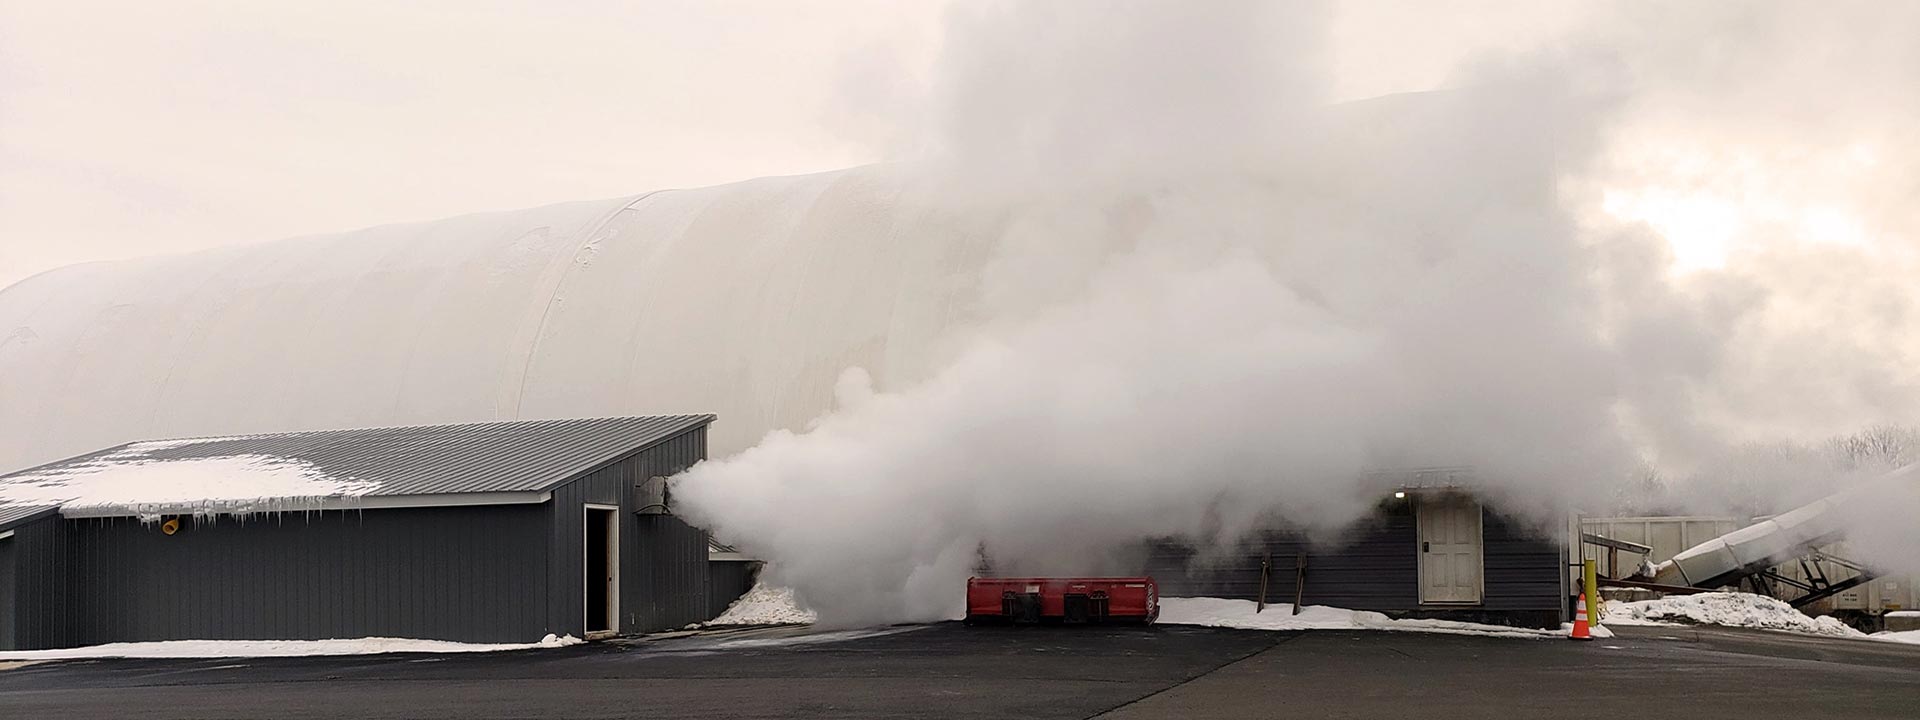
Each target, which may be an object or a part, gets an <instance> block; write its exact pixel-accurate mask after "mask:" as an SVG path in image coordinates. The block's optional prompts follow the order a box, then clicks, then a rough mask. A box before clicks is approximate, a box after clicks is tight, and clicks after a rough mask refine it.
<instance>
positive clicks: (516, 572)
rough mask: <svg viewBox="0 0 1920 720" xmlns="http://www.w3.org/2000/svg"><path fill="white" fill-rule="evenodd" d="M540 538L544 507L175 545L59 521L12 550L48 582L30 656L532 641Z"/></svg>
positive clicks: (142, 531)
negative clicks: (279, 644)
mask: <svg viewBox="0 0 1920 720" xmlns="http://www.w3.org/2000/svg"><path fill="white" fill-rule="evenodd" d="M546 523H547V508H546V507H545V506H542V505H498V506H479V507H447V508H417V509H387V510H367V511H347V512H337V511H335V512H325V513H310V514H302V513H294V514H284V515H278V516H265V517H255V518H245V519H241V518H231V517H227V518H220V519H218V520H197V521H190V522H189V523H188V525H187V527H186V529H184V530H183V531H181V532H180V533H179V534H176V535H172V536H168V535H165V534H163V533H161V532H160V528H159V527H158V526H157V525H152V524H143V523H140V522H138V521H136V520H133V519H129V518H110V519H79V520H66V519H59V518H54V519H52V520H51V522H43V523H38V524H36V526H35V527H33V528H32V530H33V531H34V532H31V533H20V534H16V535H15V538H16V539H25V540H27V541H28V542H23V543H21V544H20V545H19V546H18V547H17V548H16V552H17V553H21V554H22V555H23V556H26V555H29V554H30V555H31V556H32V557H31V558H30V563H31V564H33V565H35V566H36V567H41V568H44V571H42V572H41V573H39V574H38V575H37V577H34V578H31V579H28V578H24V577H23V579H22V589H23V590H27V591H28V592H26V593H23V595H26V596H31V597H23V600H26V601H27V602H25V603H23V607H22V610H23V611H24V612H23V613H22V618H23V619H25V620H27V621H28V622H27V623H26V624H25V625H24V626H23V629H22V632H21V637H20V640H21V645H22V646H23V647H35V648H43V647H70V646H75V645H88V644H95V643H104V642H126V641H143V640H168V639H182V638H205V639H216V640H244V639H304V638H334V637H366V636H397V637H422V638H437V639H447V640H462V641H469V642H527V641H531V640H536V639H539V637H540V635H541V634H542V633H543V632H544V630H543V627H542V626H543V623H542V622H541V621H540V616H539V614H538V612H537V608H536V607H535V605H534V604H533V603H532V602H531V600H530V598H531V596H533V595H535V594H536V592H535V591H536V589H534V588H529V587H527V584H528V582H529V581H530V580H531V579H534V578H540V577H543V576H545V574H546V573H545V570H546V563H547V557H548V552H547V545H546V537H547V533H546ZM41 525H44V526H45V527H44V528H41V527H38V526H41ZM26 529H28V528H22V530H26ZM349 564H350V567H349ZM323 579H324V581H322V580H323ZM69 608H70V609H69Z"/></svg>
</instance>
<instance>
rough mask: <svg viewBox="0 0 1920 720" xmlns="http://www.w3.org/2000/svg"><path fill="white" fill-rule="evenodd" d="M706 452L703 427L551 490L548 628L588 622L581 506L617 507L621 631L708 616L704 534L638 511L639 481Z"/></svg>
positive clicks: (579, 627) (580, 627)
mask: <svg viewBox="0 0 1920 720" xmlns="http://www.w3.org/2000/svg"><path fill="white" fill-rule="evenodd" d="M705 457H706V428H705V427H704V426H703V427H699V428H694V429H691V430H688V431H687V432H684V433H681V434H679V435H675V436H673V437H670V438H667V439H665V440H662V441H660V442H659V443H656V444H654V445H651V446H648V447H647V448H646V449H644V450H641V451H640V452H638V453H634V454H632V455H629V456H627V457H624V458H621V459H619V460H616V461H614V462H613V463H611V464H608V465H606V466H604V467H601V468H599V469H597V470H594V471H593V472H590V473H588V474H586V475H584V476H581V477H580V479H578V480H575V481H573V482H570V483H567V484H566V485H562V486H560V487H559V488H556V489H555V490H554V491H553V522H552V527H553V543H554V546H553V547H554V555H553V562H552V565H553V568H554V570H553V572H552V574H551V575H550V576H549V592H548V597H549V598H551V603H552V609H551V610H550V611H549V613H548V615H547V618H548V627H549V628H550V630H549V632H554V633H562V634H565V633H572V634H573V635H575V636H579V635H581V634H583V633H584V632H585V629H586V604H585V603H586V599H585V594H584V593H585V584H586V552H585V549H586V548H585V545H584V543H585V538H586V535H585V532H586V529H585V527H584V525H582V523H583V522H584V520H585V511H584V506H585V505H586V504H587V503H594V504H605V505H618V506H619V507H620V512H619V522H620V631H621V632H625V633H643V632H653V631H656V630H666V629H669V628H677V627H680V626H683V625H686V624H688V623H693V622H699V621H701V620H705V619H707V618H708V617H710V616H708V615H706V614H705V613H706V609H707V607H706V605H707V594H706V587H707V573H706V563H707V536H706V533H705V532H703V531H700V530H698V529H695V528H693V527H692V526H689V525H687V524H686V523H685V522H684V521H682V520H680V519H679V518H676V517H673V516H670V515H638V514H636V513H635V510H637V509H639V506H638V505H637V504H636V502H635V500H634V493H635V487H636V486H637V485H638V484H639V483H640V482H642V481H644V480H646V479H648V478H651V477H655V476H672V475H674V474H675V473H678V472H680V471H681V470H685V469H687V468H689V467H692V466H693V464H694V463H696V462H699V461H700V460H702V459H705Z"/></svg>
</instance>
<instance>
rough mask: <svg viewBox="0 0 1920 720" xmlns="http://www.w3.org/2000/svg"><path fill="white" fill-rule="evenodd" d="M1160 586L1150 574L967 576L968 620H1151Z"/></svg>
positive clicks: (1157, 605)
mask: <svg viewBox="0 0 1920 720" xmlns="http://www.w3.org/2000/svg"><path fill="white" fill-rule="evenodd" d="M1157 617H1160V588H1159V586H1157V585H1155V584H1154V582H1153V578H1150V577H1106V578H1003V577H976V578H967V619H966V622H967V623H968V624H975V623H987V622H1001V623H1043V622H1046V623H1056V622H1057V623H1120V622H1129V623H1150V622H1153V621H1154V618H1157Z"/></svg>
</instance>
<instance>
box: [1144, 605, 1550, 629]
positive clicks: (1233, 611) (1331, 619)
mask: <svg viewBox="0 0 1920 720" xmlns="http://www.w3.org/2000/svg"><path fill="white" fill-rule="evenodd" d="M1256 607H1257V605H1256V604H1255V603H1254V602H1253V601H1252V600H1228V599H1225V598H1209V597H1192V598H1188V597H1168V598H1161V599H1160V620H1159V622H1161V623H1165V624H1170V625H1201V626H1205V627H1222V628H1235V629H1241V630H1402V631H1408V632H1432V633H1451V634H1459V635H1483V636H1491V637H1516V638H1550V637H1556V638H1557V637H1561V633H1560V632H1559V631H1556V630H1532V629H1527V628H1515V627H1507V626H1504V625H1481V624H1478V623H1467V622H1456V621H1453V620H1424V619H1394V618H1390V617H1387V616H1386V615H1382V614H1380V613H1377V612H1370V611H1366V610H1346V609H1342V608H1333V607H1326V606H1323V605H1308V606H1305V607H1302V608H1301V609H1300V614H1298V615H1295V614H1293V606H1292V605H1290V604H1287V603H1277V604H1270V605H1268V606H1267V609H1266V610H1265V611H1264V612H1254V609H1255V608H1256Z"/></svg>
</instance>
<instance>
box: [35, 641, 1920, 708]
mask: <svg viewBox="0 0 1920 720" xmlns="http://www.w3.org/2000/svg"><path fill="white" fill-rule="evenodd" d="M0 710H3V711H4V712H0V714H4V715H5V716H6V717H22V718H61V717H76V718H99V717H133V716H139V717H142V718H168V717H217V718H225V717H296V718H305V717H382V718H384V717H394V718H400V717H405V718H415V717H424V718H510V717H674V718H738V717H908V716H914V717H927V718H943V717H979V718H989V717H991V718H1009V717H1035V718H1054V717H1059V718H1088V717H1105V718H1160V717H1192V718H1209V717H1219V718H1235V719H1236V720H1244V719H1245V718H1260V717H1312V718H1393V717H1417V718H1421V719H1422V720H1445V719H1448V718H1501V719H1502V720H1514V719H1516V718H1527V717H1544V716H1546V715H1547V714H1549V713H1553V714H1555V715H1562V716H1569V717H1571V716H1582V715H1594V714H1604V713H1635V714H1645V716H1648V717H1698V718H1719V717H1740V718H1774V717H1778V718H1789V717H1791V718H1806V717H1846V718H1849V720H1864V719H1868V718H1901V719H1911V718H1916V717H1920V646H1902V645H1894V644H1890V643H1870V642H1864V641H1845V640H1825V639H1819V638H1805V637H1796V636H1785V635H1777V634H1772V633H1762V632H1742V631H1729V630H1693V629H1667V628H1633V629H1627V630H1625V631H1623V632H1622V635H1621V637H1618V638H1615V639H1612V640H1599V641H1595V642H1593V643H1573V642H1568V641H1552V640H1504V639H1492V638H1481V637H1470V636H1457V635H1431V634H1414V633H1382V632H1351V633H1348V632H1313V633H1256V632H1237V631H1227V630H1208V629H1201V628H1180V627H1167V626H1163V627H1158V628H1145V629H1128V628H1121V629H1065V628H1057V629H1056V628H1028V629H1022V628H978V629H973V628H963V627H960V626H958V625H951V624H949V625H936V626H928V627H915V628H896V629H890V630H887V631H879V632H871V631H870V632H865V633H841V634H834V633H828V634H820V633H809V632H805V631H800V630H790V629H782V630H772V631H751V632H745V633H737V634H730V635H723V636H718V637H715V636H693V637H681V638H672V639H664V640H651V641H645V642H625V643H618V644H597V645H591V646H585V647H576V648H566V649H561V650H545V651H533V652H519V653H503V654H489V655H389V656H373V657H348V658H283V659H225V660H112V661H92V662H67V663H47V664H39V665H31V666H26V667H19V668H14V669H11V670H4V671H0Z"/></svg>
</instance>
